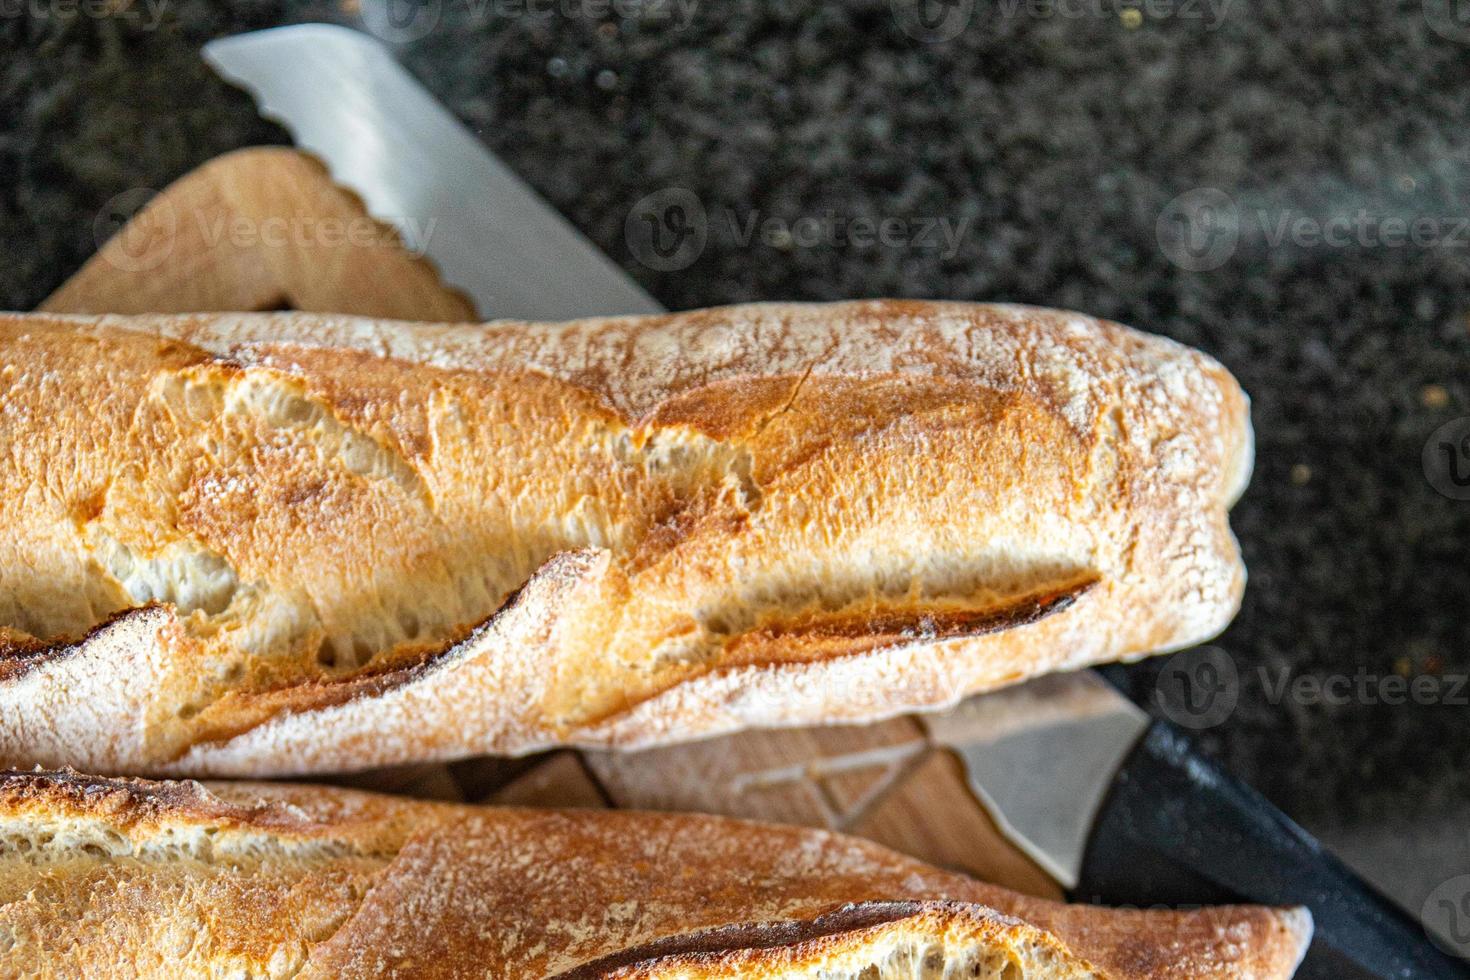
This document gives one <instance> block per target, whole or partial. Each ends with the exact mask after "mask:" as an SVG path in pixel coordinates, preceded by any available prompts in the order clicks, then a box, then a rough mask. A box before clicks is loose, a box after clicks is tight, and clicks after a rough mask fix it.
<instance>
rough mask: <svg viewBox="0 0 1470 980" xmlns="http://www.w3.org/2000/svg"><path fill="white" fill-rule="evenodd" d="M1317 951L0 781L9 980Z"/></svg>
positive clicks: (720, 855)
mask: <svg viewBox="0 0 1470 980" xmlns="http://www.w3.org/2000/svg"><path fill="white" fill-rule="evenodd" d="M1310 931H1311V929H1310V919H1309V918H1308V917H1307V915H1306V913H1305V912H1304V911H1301V910H1272V909H1266V908H1261V907H1254V906H1229V907H1220V908H1212V909H1203V910H1198V911H1189V912H1165V911H1124V910H1111V909H1104V908H1099V907H1096V906H1063V905H1058V904H1056V903H1052V902H1046V901H1043V900H1040V899H1034V898H1028V897H1024V896H1020V895H1016V894H1013V893H1010V892H1006V891H1004V890H1003V889H999V888H995V887H993V886H989V885H983V884H980V883H978V882H975V881H972V880H970V879H967V878H963V877H960V876H958V875H953V874H948V873H945V872H942V871H938V870H936V869H934V868H930V867H928V866H926V865H923V864H920V863H918V862H916V861H913V860H911V859H908V858H905V857H902V856H900V855H898V854H895V853H893V852H891V851H888V850H885V849H884V848H881V847H878V846H877V845H874V844H870V843H867V842H864V841H859V840H856V839H853V838H847V837H842V836H839V835H835V834H830V833H826V832H823V831H815V830H807V829H800V828H794V827H779V826H774V825H762V824H754V823H747V822H744V821H738V820H729V819H725V818H717V817H702V816H689V815H670V814H651V813H631V812H624V811H605V812H594V811H584V812H577V811H568V812H557V811H537V810H521V809H490V808H478V807H466V806H456V805H448V804H433V803H422V802H411V801H407V800H401V799H390V798H386V797H379V796H374V795H371V794H364V793H355V792H350V791H346V790H338V789H328V788H325V787H313V786H304V785H288V784H250V783H221V784H211V785H209V786H207V787H206V786H201V785H199V784H195V783H150V782H145V781H141V780H108V779H94V778H90V777H85V776H79V775H77V774H75V773H40V772H38V773H24V774H22V773H10V774H3V775H0V975H7V976H8V975H11V974H12V973H13V972H15V969H16V968H17V966H18V965H21V964H23V965H24V966H25V970H26V972H27V973H28V975H36V976H42V977H72V976H80V975H87V976H97V977H109V976H138V975H142V976H177V975H180V974H181V973H184V974H188V975H214V974H218V973H227V972H230V971H234V972H236V973H240V974H244V975H250V976H302V977H338V978H356V977H377V976H397V977H405V978H408V977H465V976H494V977H506V978H520V977H542V976H550V975H566V976H569V977H580V976H628V977H631V976H646V977H674V976H679V977H691V978H693V977H702V978H713V977H726V976H771V977H774V976H788V977H792V976H807V975H812V976H815V975H816V974H815V973H811V972H809V971H811V970H812V968H813V966H814V964H822V965H824V968H827V969H829V970H833V971H834V972H829V973H827V974H824V975H826V976H837V977H841V976H847V975H852V976H857V975H858V973H859V972H860V968H861V966H862V965H863V963H865V962H866V963H871V962H875V961H876V959H877V958H881V957H882V956H884V955H888V954H889V953H891V952H892V951H893V950H895V949H899V950H900V951H901V950H903V949H918V950H921V951H923V950H928V951H929V952H930V953H931V955H942V956H943V957H945V958H946V960H947V961H949V962H951V963H954V964H958V963H970V962H971V961H972V960H973V962H975V963H981V962H991V963H994V962H1001V963H1004V962H1015V963H1017V964H1018V965H1020V966H1022V967H1023V968H1025V969H1026V972H1024V973H1023V974H1022V976H1024V977H1027V978H1041V977H1049V978H1061V977H1094V976H1095V977H1115V978H1129V980H1155V978H1157V980H1163V978H1172V980H1183V978H1227V977H1228V978H1241V980H1244V978H1253V980H1271V978H1275V977H1287V976H1290V974H1291V972H1292V970H1293V969H1294V967H1295V965H1296V963H1297V961H1298V960H1299V958H1300V955H1301V953H1302V950H1303V949H1304V947H1305V944H1306V942H1307V939H1308V938H1309V935H1310ZM936 950H937V951H939V953H937V954H936V953H935V952H934V951H936ZM864 957H866V958H867V959H866V960H864ZM966 957H970V958H971V959H966ZM985 957H990V959H989V960H986V959H985ZM853 964H857V966H856V967H854V966H853ZM838 966H841V967H842V968H843V969H848V968H851V973H850V974H847V973H844V972H842V970H838V969H836V968H837V967H838ZM865 975H866V974H865ZM898 975H904V976H907V975H908V974H898ZM957 975H972V974H968V973H963V974H957ZM975 975H980V976H986V975H988V974H985V973H978V974H975Z"/></svg>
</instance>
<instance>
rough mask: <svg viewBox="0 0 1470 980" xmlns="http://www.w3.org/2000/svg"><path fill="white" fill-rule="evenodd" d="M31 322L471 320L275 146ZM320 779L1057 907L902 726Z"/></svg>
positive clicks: (186, 190)
mask: <svg viewBox="0 0 1470 980" xmlns="http://www.w3.org/2000/svg"><path fill="white" fill-rule="evenodd" d="M108 217H110V216H107V215H104V216H103V218H104V219H105V218H108ZM41 309H43V310H47V311H51V312H71V313H145V312H154V313H179V312H191V311H204V310H267V309H298V310H306V311H314V312H334V313H353V314H361V315H365V316H380V317H393V318H401V319H409V320H438V321H461V322H464V321H474V320H477V319H478V317H477V316H476V312H475V310H474V307H473V305H472V304H471V303H470V301H469V300H468V299H467V298H466V297H465V296H464V295H463V294H462V293H460V292H458V291H456V290H453V289H450V288H448V287H446V286H445V285H444V284H443V283H441V282H440V281H439V278H438V276H437V274H436V272H435V270H434V269H433V267H432V266H431V265H430V264H429V263H427V262H425V261H424V260H423V259H422V258H419V257H417V256H415V255H413V254H411V252H410V251H409V250H408V249H405V248H404V247H403V245H402V243H401V242H400V241H399V239H398V237H397V236H396V235H395V234H394V232H393V231H392V230H391V229H390V228H389V227H387V226H386V225H383V224H381V223H380V222H377V221H374V220H373V219H372V218H371V217H370V216H369V215H368V214H367V213H366V211H365V210H364V208H363V206H362V202H361V201H360V200H359V199H358V198H357V197H356V195H354V194H352V193H351V192H349V191H347V190H344V189H343V188H341V187H338V186H337V185H336V184H334V183H333V182H332V181H331V179H330V177H329V176H328V175H327V172H326V170H325V168H324V167H323V166H322V165H321V164H320V163H318V162H317V161H316V160H314V159H313V158H311V157H309V156H306V155H305V154H302V153H300V152H298V151H295V150H290V149H280V148H260V149H249V150H240V151H238V152H235V153H231V154H228V155H226V156H223V157H219V158H218V159H216V160H213V161H211V162H210V163H207V164H205V165H204V166H202V167H200V168H199V169H198V170H196V171H194V172H192V173H190V174H187V175H185V176H184V177H182V178H180V179H179V180H178V181H177V182H175V183H174V184H172V185H171V186H169V187H168V188H167V189H165V190H164V191H163V192H162V193H160V194H159V195H157V196H156V197H154V198H152V199H151V200H150V201H149V202H148V203H147V204H146V205H145V206H144V207H143V209H142V210H141V211H139V212H138V213H137V214H136V215H135V216H133V217H132V218H131V220H129V221H127V223H126V224H123V225H122V226H121V228H120V230H119V231H118V232H117V233H116V234H115V235H113V236H112V237H111V238H110V239H108V240H107V241H106V243H105V244H103V245H102V247H101V249H100V250H99V251H98V253H97V254H96V255H95V256H93V258H92V259H91V260H90V261H88V262H87V264H86V265H84V266H83V267H82V269H81V270H80V271H79V272H77V273H76V275H74V276H73V277H72V278H71V279H69V280H68V281H67V282H66V283H65V284H63V285H62V286H61V288H60V289H58V290H57V291H56V292H55V293H54V294H52V295H51V296H50V297H49V298H48V299H47V300H46V301H45V302H44V303H43V304H42V305H41ZM327 781H330V782H335V783H338V784H341V785H347V786H355V787H358V788H365V789H374V790H379V791H383V792H390V793H405V794H411V795H415V796H421V797H428V798H437V799H448V800H463V801H466V802H496V803H514V804H525V805H536V806H562V807H628V808H639V809H662V810H699V811H704V812H710V813H723V814H728V815H731V816H739V817H748V818H752V819H761V820H773V821H779V822H783V823H795V824H805V825H808V826H815V827H827V828H831V829H833V830H839V831H843V832H846V833H851V834H857V835H859V836H862V837H868V838H871V839H872V840H875V841H878V842H880V843H883V844H886V845H888V846H889V847H892V848H895V849H896V850H899V851H903V852H905V853H908V854H912V855H914V856H915V857H918V858H922V859H924V860H926V861H929V862H931V863H933V864H937V865H940V866H943V867H949V868H955V869H958V870H962V871H965V872H968V873H970V874H972V875H974V876H976V877H978V878H982V879H984V880H987V881H992V882H995V883H997V884H1001V885H1005V886H1007V887H1009V888H1012V889H1015V890H1017V891H1021V892H1026V893H1028V894H1032V895H1040V896H1045V897H1049V898H1059V897H1061V889H1060V888H1059V887H1058V885H1057V884H1056V882H1054V881H1053V880H1052V879H1051V878H1050V877H1049V876H1048V875H1047V874H1046V873H1045V872H1044V871H1042V870H1041V869H1040V868H1039V867H1038V866H1037V865H1036V864H1035V863H1034V862H1032V861H1031V860H1030V858H1028V857H1027V856H1025V855H1024V854H1023V853H1021V852H1020V851H1019V850H1017V849H1016V848H1015V847H1013V846H1012V845H1011V844H1010V843H1009V842H1008V841H1007V840H1006V839H1005V838H1004V837H1003V836H1002V835H1001V834H1000V832H999V830H998V829H997V828H996V826H995V824H994V822H993V821H992V820H991V818H990V816H989V815H988V814H987V813H986V811H985V810H984V809H983V808H982V807H981V806H980V804H979V803H978V802H977V800H976V799H975V797H974V796H973V795H972V794H971V792H970V790H969V788H968V786H967V785H966V783H965V779H964V773H963V771H962V770H961V768H960V763H959V760H958V758H957V757H956V756H955V755H954V754H953V753H952V752H950V751H949V750H947V749H945V748H943V747H942V746H939V745H936V744H934V743H933V742H931V740H930V739H929V738H928V737H927V735H926V734H925V728H924V727H923V726H922V725H920V724H919V722H917V721H916V720H914V719H913V718H897V719H892V720H889V721H885V722H881V723H879V724H874V725H867V726H834V727H827V728H807V729H787V730H780V731H756V732H746V733H741V734H737V735H732V736H727V737H723V738H717V739H711V740H707V741H703V742H695V743H692V744H689V745H682V746H673V747H670V748H663V749H654V750H650V751H646V752H638V753H614V752H600V751H599V752H571V751H560V752H551V753H546V754H543V755H539V756H534V757H530V758H525V759H498V758H490V757H486V758H481V759H472V760H466V761H463V762H456V763H452V764H450V765H432V766H413V767H403V768H398V769H391V770H377V771H372V772H366V773H358V774H354V775H351V776H345V777H339V778H336V779H331V780H327Z"/></svg>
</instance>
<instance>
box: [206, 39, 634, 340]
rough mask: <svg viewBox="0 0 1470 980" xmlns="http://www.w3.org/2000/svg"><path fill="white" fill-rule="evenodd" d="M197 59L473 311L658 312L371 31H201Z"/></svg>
mask: <svg viewBox="0 0 1470 980" xmlns="http://www.w3.org/2000/svg"><path fill="white" fill-rule="evenodd" d="M204 58H205V60H206V61H207V62H208V63H209V64H210V65H211V66H212V67H213V68H214V69H215V71H216V72H218V73H219V74H220V76H221V77H223V78H224V79H226V80H227V81H230V82H232V83H234V84H236V85H239V86H241V87H242V88H244V89H245V90H246V91H248V92H249V93H250V94H251V95H252V96H253V97H254V99H255V101H256V105H257V107H258V108H259V110H260V113H261V115H262V116H265V117H267V118H269V119H273V120H276V121H278V122H280V123H281V124H282V125H284V126H285V127H286V129H287V130H289V131H290V133H291V135H292V137H293V138H294V139H295V141H296V143H297V145H298V146H299V147H301V148H302V149H304V150H307V151H309V152H311V153H313V154H315V155H316V156H318V157H320V158H321V159H322V161H323V162H324V163H325V164H326V165H327V168H328V169H329V170H330V171H331V174H332V177H333V179H334V180H336V181H337V182H338V183H340V184H342V185H343V186H344V187H348V188H350V189H351V190H353V191H354V192H356V193H357V194H358V196H359V197H361V198H362V200H363V203H364V204H365V205H366V206H367V209H368V212H369V213H370V214H372V215H373V216H374V217H376V218H378V219H379V220H381V221H385V222H387V223H388V224H391V225H392V226H393V227H394V228H396V229H397V230H398V232H399V234H400V235H401V236H402V237H403V239H404V241H405V243H407V244H408V245H409V247H410V248H411V249H413V250H414V251H418V252H421V253H423V254H424V255H426V256H427V257H428V258H429V259H430V260H431V261H432V262H433V263H434V264H435V265H436V266H437V267H438V269H439V273H440V275H441V276H442V277H443V279H444V280H445V282H447V283H449V284H450V285H453V286H456V287H458V288H460V289H462V290H464V291H465V292H466V293H468V294H469V296H470V297H471V299H473V300H474V303H475V306H476V307H477V308H478V311H479V313H480V316H482V317H484V318H486V319H491V318H497V319H498V318H524V319H541V320H566V319H572V318H575V317H580V316H593V315H616V314H635V313H658V312H661V310H660V307H659V305H658V303H656V302H655V301H654V300H653V298H652V297H650V296H649V295H648V294H647V293H646V292H644V291H643V289H642V288H640V287H639V286H638V284H637V283H635V282H634V281H633V280H632V279H631V278H630V277H629V276H628V275H627V274H626V273H625V272H623V270H622V269H620V268H618V266H617V265H616V264H614V263H613V262H612V260H610V259H609V258H608V257H607V256H605V255H603V254H602V253H601V252H599V251H598V250H597V249H596V248H594V247H593V245H592V244H591V243H590V242H589V241H587V239H586V238H584V237H583V236H582V234H581V233H580V232H578V231H577V230H576V229H575V228H573V227H572V225H571V224H569V223H568V222H567V220H566V219H565V218H563V217H562V216H561V215H560V214H558V213H557V212H556V210H555V209H553V208H552V207H551V206H550V205H549V204H547V203H546V202H545V201H544V200H542V199H541V198H540V197H539V196H538V195H537V194H536V192H535V191H534V190H532V189H531V187H530V186H529V185H528V184H526V183H525V181H523V180H521V179H520V178H519V177H518V176H516V175H515V174H514V173H513V172H512V171H511V170H510V168H508V167H506V166H505V164H503V163H502V162H500V161H499V160H498V159H496V158H495V157H494V156H493V155H492V154H491V153H490V152H489V151H488V150H487V149H486V148H485V147H484V145H483V144H482V143H481V142H480V141H479V140H478V139H476V138H475V136H474V135H473V134H472V133H470V132H469V130H467V129H466V128H465V127H464V126H463V125H462V124H461V123H460V122H459V121H458V120H457V119H455V118H454V116H453V115H451V114H450V113H449V111H448V110H447V109H445V108H444V106H443V105H441V104H440V103H439V102H438V101H437V100H436V99H435V98H434V97H433V96H432V95H430V94H429V93H428V92H427V91H426V90H425V89H424V88H423V86H422V85H420V84H419V82H418V81H416V80H415V79H414V78H413V76H412V75H410V74H409V73H408V72H407V70H405V69H404V68H403V67H402V66H401V65H399V64H398V62H397V61H395V60H394V59H393V57H392V55H391V54H390V53H389V52H388V51H387V50H386V49H385V48H384V47H383V46H382V45H381V44H380V43H378V42H377V41H375V40H374V39H373V38H370V37H368V36H367V35H365V34H361V33H359V32H357V31H353V30H350V29H348V28H345V27H338V26H335V25H330V24H301V25H296V26H291V27H278V28H272V29H270V30H265V31H256V32H253V33H250V34H239V35H235V36H234V37H227V38H222V39H219V40H216V41H211V42H210V43H209V44H207V45H205V47H204Z"/></svg>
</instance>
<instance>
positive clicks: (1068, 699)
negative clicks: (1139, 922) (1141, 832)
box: [919, 670, 1149, 889]
mask: <svg viewBox="0 0 1470 980" xmlns="http://www.w3.org/2000/svg"><path fill="white" fill-rule="evenodd" d="M919 721H920V722H921V723H922V724H923V725H924V726H925V728H927V729H928V731H929V736H930V738H931V739H933V741H935V742H936V743H938V744H941V745H944V746H946V747H948V748H950V749H951V750H953V751H954V753H955V754H956V755H958V756H959V757H960V760H961V761H962V762H963V763H964V766H965V776H966V779H967V780H968V782H969V784H970V789H971V791H972V792H973V793H974V794H975V796H976V798H978V799H979V800H980V802H981V803H982V804H984V806H985V808H986V809H987V810H988V811H990V815H991V816H992V817H993V818H994V819H995V821H996V823H997V825H998V826H999V827H1000V830H1001V832H1002V833H1004V834H1005V835H1006V837H1007V838H1008V839H1009V840H1010V841H1011V842H1012V843H1013V844H1015V845H1016V846H1017V847H1019V848H1020V849H1021V850H1023V851H1025V852H1026V853H1027V854H1028V855H1030V857H1031V858H1032V860H1034V861H1036V863H1037V864H1039V865H1041V867H1042V868H1043V869H1044V870H1045V871H1046V872H1047V873H1048V874H1050V875H1051V876H1052V877H1053V878H1055V879H1056V880H1057V881H1058V882H1059V883H1061V884H1062V885H1063V886H1064V887H1066V888H1069V889H1070V888H1075V887H1076V886H1077V879H1078V876H1079V875H1080V873H1081V871H1082V858H1083V855H1084V852H1085V851H1086V849H1087V841H1088V838H1089V836H1090V835H1091V831H1092V821H1093V818H1094V817H1095V816H1096V815H1097V810H1098V807H1099V806H1101V805H1102V801H1103V797H1104V796H1105V795H1106V793H1107V791H1108V788H1109V787H1110V786H1111V785H1112V782H1113V777H1114V775H1116V773H1117V771H1118V767H1119V766H1120V765H1121V763H1122V762H1123V760H1124V759H1125V758H1126V757H1127V755H1128V753H1129V751H1131V750H1132V748H1133V746H1134V743H1136V742H1137V741H1138V738H1139V736H1140V735H1142V734H1143V731H1144V729H1145V728H1147V727H1148V721H1149V719H1148V715H1147V714H1145V713H1144V712H1143V711H1142V710H1140V709H1139V708H1137V707H1136V706H1135V705H1134V704H1133V702H1131V701H1129V700H1128V699H1127V698H1125V697H1124V696H1123V695H1121V694H1119V693H1118V692H1117V691H1116V690H1114V689H1113V688H1112V687H1111V686H1110V685H1109V684H1108V683H1107V682H1106V681H1104V680H1103V679H1102V678H1101V677H1099V676H1098V675H1097V674H1096V673H1094V672H1092V671H1090V670H1084V671H1079V672H1077V673H1072V674H1056V675H1052V676H1049V677H1042V678H1039V679H1037V680H1034V681H1031V682H1029V683H1026V684H1022V685H1021V686H1019V687H1013V688H1008V689H1006V690H1003V691H997V692H995V693H993V694H986V695H982V696H980V697H975V698H970V699H969V700H967V701H965V702H963V703H961V704H960V705H959V707H957V708H955V709H953V710H952V711H949V712H947V713H945V714H940V715H932V716H921V717H920V718H919Z"/></svg>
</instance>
